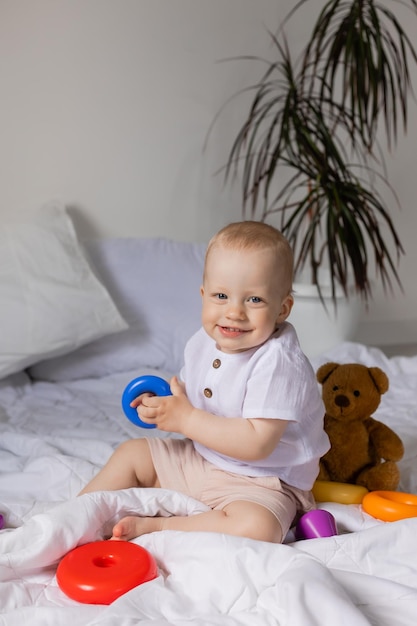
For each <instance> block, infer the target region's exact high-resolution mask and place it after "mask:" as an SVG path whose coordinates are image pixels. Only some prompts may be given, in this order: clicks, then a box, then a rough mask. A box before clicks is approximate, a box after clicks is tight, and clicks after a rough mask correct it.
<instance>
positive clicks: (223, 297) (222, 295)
mask: <svg viewBox="0 0 417 626" xmlns="http://www.w3.org/2000/svg"><path fill="white" fill-rule="evenodd" d="M216 295H217V297H218V299H219V300H227V296H226V294H225V293H217V294H216Z"/></svg>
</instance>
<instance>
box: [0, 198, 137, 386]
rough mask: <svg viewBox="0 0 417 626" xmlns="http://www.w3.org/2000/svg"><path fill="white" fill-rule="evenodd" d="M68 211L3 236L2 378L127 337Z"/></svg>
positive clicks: (55, 209) (10, 228)
mask: <svg viewBox="0 0 417 626" xmlns="http://www.w3.org/2000/svg"><path fill="white" fill-rule="evenodd" d="M127 327H128V326H127V324H126V322H125V321H124V320H123V318H122V317H121V315H120V313H119V312H118V310H117V309H116V306H115V304H114V303H113V301H112V299H111V297H110V295H109V293H108V292H107V290H106V289H105V287H104V286H103V285H102V284H101V283H100V282H99V280H98V279H97V278H96V276H95V275H94V274H93V272H92V271H91V269H90V266H89V264H88V262H87V260H86V257H85V256H84V254H83V252H82V249H81V247H80V245H79V243H78V241H77V236H76V234H75V230H74V227H73V224H72V221H71V219H70V218H69V216H68V215H67V213H66V211H65V209H64V208H63V207H59V206H47V207H44V208H43V209H41V210H40V211H39V212H37V213H36V215H35V216H34V218H33V220H31V221H30V222H29V221H28V222H25V223H14V224H10V225H5V226H2V227H1V230H0V377H4V376H6V375H8V374H12V373H14V372H18V371H20V370H22V369H24V368H26V367H28V366H29V365H31V364H33V363H36V362H37V361H39V360H41V359H46V358H48V357H51V356H54V355H58V354H63V353H65V352H69V351H70V350H74V349H75V348H77V347H79V346H81V345H83V344H86V343H87V342H90V341H93V340H94V339H97V338H98V337H103V336H104V335H108V334H110V333H115V332H117V331H120V330H124V329H126V328H127Z"/></svg>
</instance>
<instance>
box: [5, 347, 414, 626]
mask: <svg viewBox="0 0 417 626" xmlns="http://www.w3.org/2000/svg"><path fill="white" fill-rule="evenodd" d="M326 360H338V361H340V362H346V361H352V362H353V361H361V362H364V363H365V364H369V365H379V366H381V367H382V368H383V369H384V370H385V371H386V373H387V374H388V376H389V378H390V383H391V388H390V391H389V392H388V393H387V394H386V395H385V396H384V397H383V401H382V403H381V406H380V408H379V410H378V414H377V417H378V418H379V419H381V421H385V422H387V423H389V425H390V426H391V427H392V428H394V430H396V431H397V432H398V434H399V435H400V436H401V437H402V438H403V440H404V442H405V447H406V454H405V458H404V460H403V461H402V462H401V473H402V482H401V485H400V489H401V490H402V491H411V492H414V493H416V492H417V419H416V418H417V359H386V357H384V356H383V355H382V353H380V352H379V351H372V350H369V349H367V348H364V347H363V346H357V345H355V344H347V345H344V346H342V347H340V348H339V349H338V350H336V351H335V352H333V353H328V354H326V355H322V357H320V359H318V360H317V361H316V362H315V363H314V366H315V367H317V366H318V365H319V364H320V363H321V362H324V361H326ZM140 373H141V372H127V373H125V374H123V375H122V374H118V375H113V376H108V377H105V378H102V379H91V380H83V381H74V382H71V383H66V384H64V383H61V384H58V383H56V384H51V383H36V384H33V383H31V381H30V380H29V379H28V378H27V377H26V376H25V375H24V374H21V375H18V376H15V377H13V378H12V379H10V380H8V381H4V382H2V383H0V431H1V439H0V513H1V514H3V515H4V517H5V521H6V526H7V528H6V529H5V530H3V531H2V532H1V533H0V626H3V625H4V626H6V625H7V626H21V625H22V624H26V623H27V624H31V626H32V625H33V626H37V625H39V626H41V625H42V626H45V625H46V626H47V625H49V624H50V625H53V626H61V625H63V626H66V625H69V626H79V625H84V624H100V625H107V624H108V625H113V624H114V625H115V626H116V625H117V626H125V625H126V626H130V625H133V624H144V625H147V624H153V625H156V626H160V625H161V626H162V625H167V624H173V625H175V626H177V625H178V626H179V625H183V624H190V625H198V626H206V625H208V624H210V625H211V624H213V625H217V624H218V625H222V626H229V625H233V626H235V625H236V626H257V625H259V626H265V625H266V626H269V625H271V626H272V625H284V624H285V626H315V625H316V624H317V626H319V625H320V626H327V625H329V626H330V625H331V626H334V625H335V624H340V625H341V626H342V625H343V624H346V625H349V626H362V625H365V624H368V625H372V626H376V625H377V626H385V625H386V626H394V625H395V626H397V625H406V626H414V624H415V622H416V616H417V558H416V554H417V518H416V519H410V520H404V521H400V522H394V523H383V522H378V521H377V520H375V519H374V518H372V517H370V516H369V515H366V514H365V513H363V511H362V509H361V507H360V506H354V505H350V506H347V505H341V504H330V503H324V504H323V505H321V506H322V507H323V508H326V509H327V510H329V511H331V512H332V513H333V514H334V516H335V517H336V520H337V524H338V529H339V533H340V534H339V536H337V537H332V538H329V539H312V540H309V541H298V542H294V541H293V536H292V535H291V534H289V535H288V537H287V539H286V544H285V545H273V544H269V543H262V542H257V541H251V540H244V539H239V538H235V537H228V536H224V535H220V534H214V533H213V534H211V533H181V532H168V531H166V532H161V533H152V534H149V535H145V536H143V537H141V538H140V539H138V540H137V541H136V542H137V543H139V544H140V545H142V546H143V547H145V548H146V549H148V550H149V551H150V552H151V553H152V554H153V555H154V557H155V558H156V560H157V563H158V567H159V576H158V578H157V579H155V580H153V581H150V582H148V583H145V584H143V585H140V586H138V587H136V588H135V589H133V590H131V591H130V592H129V593H127V594H125V595H124V596H121V597H120V598H119V599H118V600H116V601H115V602H114V603H113V604H112V605H110V606H101V605H89V604H79V603H77V602H75V601H73V600H70V599H69V598H67V597H66V596H65V594H64V593H63V592H62V591H61V590H60V589H59V587H58V586H57V583H56V578H55V572H56V567H57V564H58V563H59V561H60V559H61V558H62V557H63V556H64V555H65V554H66V553H67V552H68V551H69V550H70V549H71V548H73V547H75V546H77V545H80V544H83V543H86V542H88V541H94V540H97V539H102V538H104V537H106V536H107V535H108V533H109V532H110V530H111V527H112V526H113V524H114V522H115V520H117V519H119V518H120V517H121V516H122V515H124V514H126V513H129V512H134V513H136V514H142V515H155V514H163V515H170V514H193V513H198V512H200V511H202V510H204V507H203V505H202V504H200V503H198V502H196V501H194V500H192V499H190V498H186V497H185V496H182V495H181V494H178V493H175V492H170V491H162V490H141V489H136V490H126V491H119V492H113V493H111V492H110V493H104V492H103V493H97V494H89V495H86V496H83V497H80V498H77V497H76V494H77V493H78V491H79V490H80V489H81V487H82V486H83V485H84V484H85V483H86V482H87V481H88V480H89V479H90V478H91V477H92V476H93V475H94V474H95V473H96V472H97V469H98V468H99V467H100V466H101V465H103V463H105V462H106V460H107V458H108V457H109V455H110V454H111V452H112V450H113V449H114V447H115V446H116V445H117V444H118V443H119V442H120V441H122V440H123V439H126V438H127V437H132V436H140V435H141V434H143V433H142V431H140V429H138V428H136V427H134V426H133V425H131V424H130V422H128V420H127V419H126V418H124V416H123V414H122V411H121V408H120V395H121V391H122V389H123V388H124V385H125V384H126V383H127V382H128V381H129V380H130V379H131V378H133V377H134V376H136V375H138V374H140ZM148 373H152V372H148ZM158 373H159V374H161V372H158ZM162 375H163V374H162ZM156 434H157V433H155V432H154V431H148V432H147V433H146V435H147V436H148V435H150V436H154V435H156Z"/></svg>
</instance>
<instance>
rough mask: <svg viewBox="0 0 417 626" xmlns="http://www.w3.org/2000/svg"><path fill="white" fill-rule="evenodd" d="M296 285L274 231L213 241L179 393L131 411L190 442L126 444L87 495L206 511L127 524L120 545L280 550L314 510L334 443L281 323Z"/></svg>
mask: <svg viewBox="0 0 417 626" xmlns="http://www.w3.org/2000/svg"><path fill="white" fill-rule="evenodd" d="M292 280H293V254H292V250H291V247H290V246H289V244H288V241H287V240H286V239H285V237H283V235H282V234H281V233H280V232H279V231H278V230H277V229H275V228H274V227H272V226H269V225H267V224H263V223H261V222H251V221H244V222H238V223H233V224H230V225H228V226H226V227H225V228H223V229H222V230H221V231H220V232H219V233H217V235H215V236H214V237H213V238H212V240H211V241H210V242H209V245H208V248H207V252H206V258H205V266H204V274H203V284H202V287H201V297H202V328H201V329H200V330H199V331H198V332H197V333H196V334H195V335H194V336H193V337H191V339H190V340H189V342H188V343H187V345H186V348H185V353H184V367H183V369H182V371H181V373H180V378H179V379H178V378H177V377H175V376H174V377H173V378H172V379H171V381H170V386H171V391H172V394H173V395H172V396H164V397H158V396H151V395H150V394H142V395H141V396H139V397H138V398H136V399H135V400H134V402H132V406H134V407H135V408H137V410H138V414H139V415H140V418H141V420H142V421H144V422H148V423H152V424H156V425H157V427H158V428H159V430H163V431H168V432H173V433H179V434H180V435H182V436H183V438H181V439H169V438H168V439H159V438H149V439H147V438H140V439H134V440H129V441H126V442H124V443H123V444H121V445H120V446H119V447H118V448H117V449H116V451H115V452H114V454H113V455H112V456H111V458H110V459H109V461H108V462H107V464H106V465H105V466H104V467H103V469H102V470H101V471H100V472H99V473H98V474H97V476H95V478H93V480H92V481H91V482H90V483H89V484H88V485H87V486H86V487H85V488H84V489H83V491H82V492H81V493H88V492H91V491H98V490H115V489H126V488H129V487H161V488H164V489H174V490H176V491H179V492H182V493H184V494H186V495H189V496H192V497H194V498H196V499H197V500H200V501H201V502H203V503H205V504H206V505H208V506H209V507H210V510H209V511H207V512H205V513H200V514H197V515H192V516H188V517H187V516H185V517H184V516H172V517H167V518H166V517H135V516H129V517H125V518H123V519H121V520H120V521H119V522H118V523H117V524H116V525H115V526H114V528H113V537H112V538H113V539H119V540H130V539H133V538H134V537H137V536H139V535H141V534H144V533H149V532H153V531H159V530H166V529H171V530H183V531H213V532H220V533H226V534H231V535H238V536H244V537H250V538H253V539H259V540H262V541H271V542H277V543H279V542H282V541H283V539H284V538H285V535H286V533H287V531H288V530H289V528H290V527H291V526H292V524H293V523H294V522H295V521H296V519H297V518H298V517H299V516H300V515H302V514H303V513H305V512H307V511H309V510H311V509H312V508H314V499H313V497H312V494H311V488H312V486H313V483H314V481H315V479H316V477H317V474H318V471H319V459H320V457H321V456H323V455H324V454H325V453H326V452H327V450H328V449H329V441H328V438H327V435H326V434H325V432H324V429H323V417H324V406H323V403H322V400H321V395H320V391H319V388H318V385H317V382H316V378H315V375H314V371H313V369H312V367H311V365H310V363H309V361H308V360H307V358H306V356H305V355H304V354H303V352H302V350H301V348H300V346H299V343H298V339H297V335H296V332H295V330H294V328H293V326H292V325H291V324H289V323H288V322H286V319H287V318H288V316H289V314H290V312H291V309H292V306H293V302H294V300H293V296H292Z"/></svg>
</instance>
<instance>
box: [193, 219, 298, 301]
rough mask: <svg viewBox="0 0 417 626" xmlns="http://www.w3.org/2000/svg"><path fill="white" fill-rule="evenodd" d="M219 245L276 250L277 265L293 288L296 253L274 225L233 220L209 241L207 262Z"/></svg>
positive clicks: (242, 248)
mask: <svg viewBox="0 0 417 626" xmlns="http://www.w3.org/2000/svg"><path fill="white" fill-rule="evenodd" d="M217 246H225V247H228V248H232V249H235V250H272V251H274V252H275V257H276V262H277V265H278V266H279V267H280V268H281V269H283V270H284V272H283V274H284V276H286V277H287V278H288V290H289V292H291V290H292V281H293V272H294V255H293V251H292V249H291V246H290V244H289V243H288V240H287V239H286V238H285V237H284V235H283V234H282V233H281V232H280V231H279V230H278V229H277V228H274V226H271V225H270V224H264V223H263V222H255V221H250V220H248V221H244V222H233V223H231V224H228V225H227V226H225V227H224V228H222V229H221V230H219V232H218V233H216V235H214V237H212V238H211V239H210V241H209V243H208V246H207V250H206V258H205V264H206V263H207V259H208V257H209V255H210V254H211V253H212V251H213V250H214V249H215V248H216V247H217Z"/></svg>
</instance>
